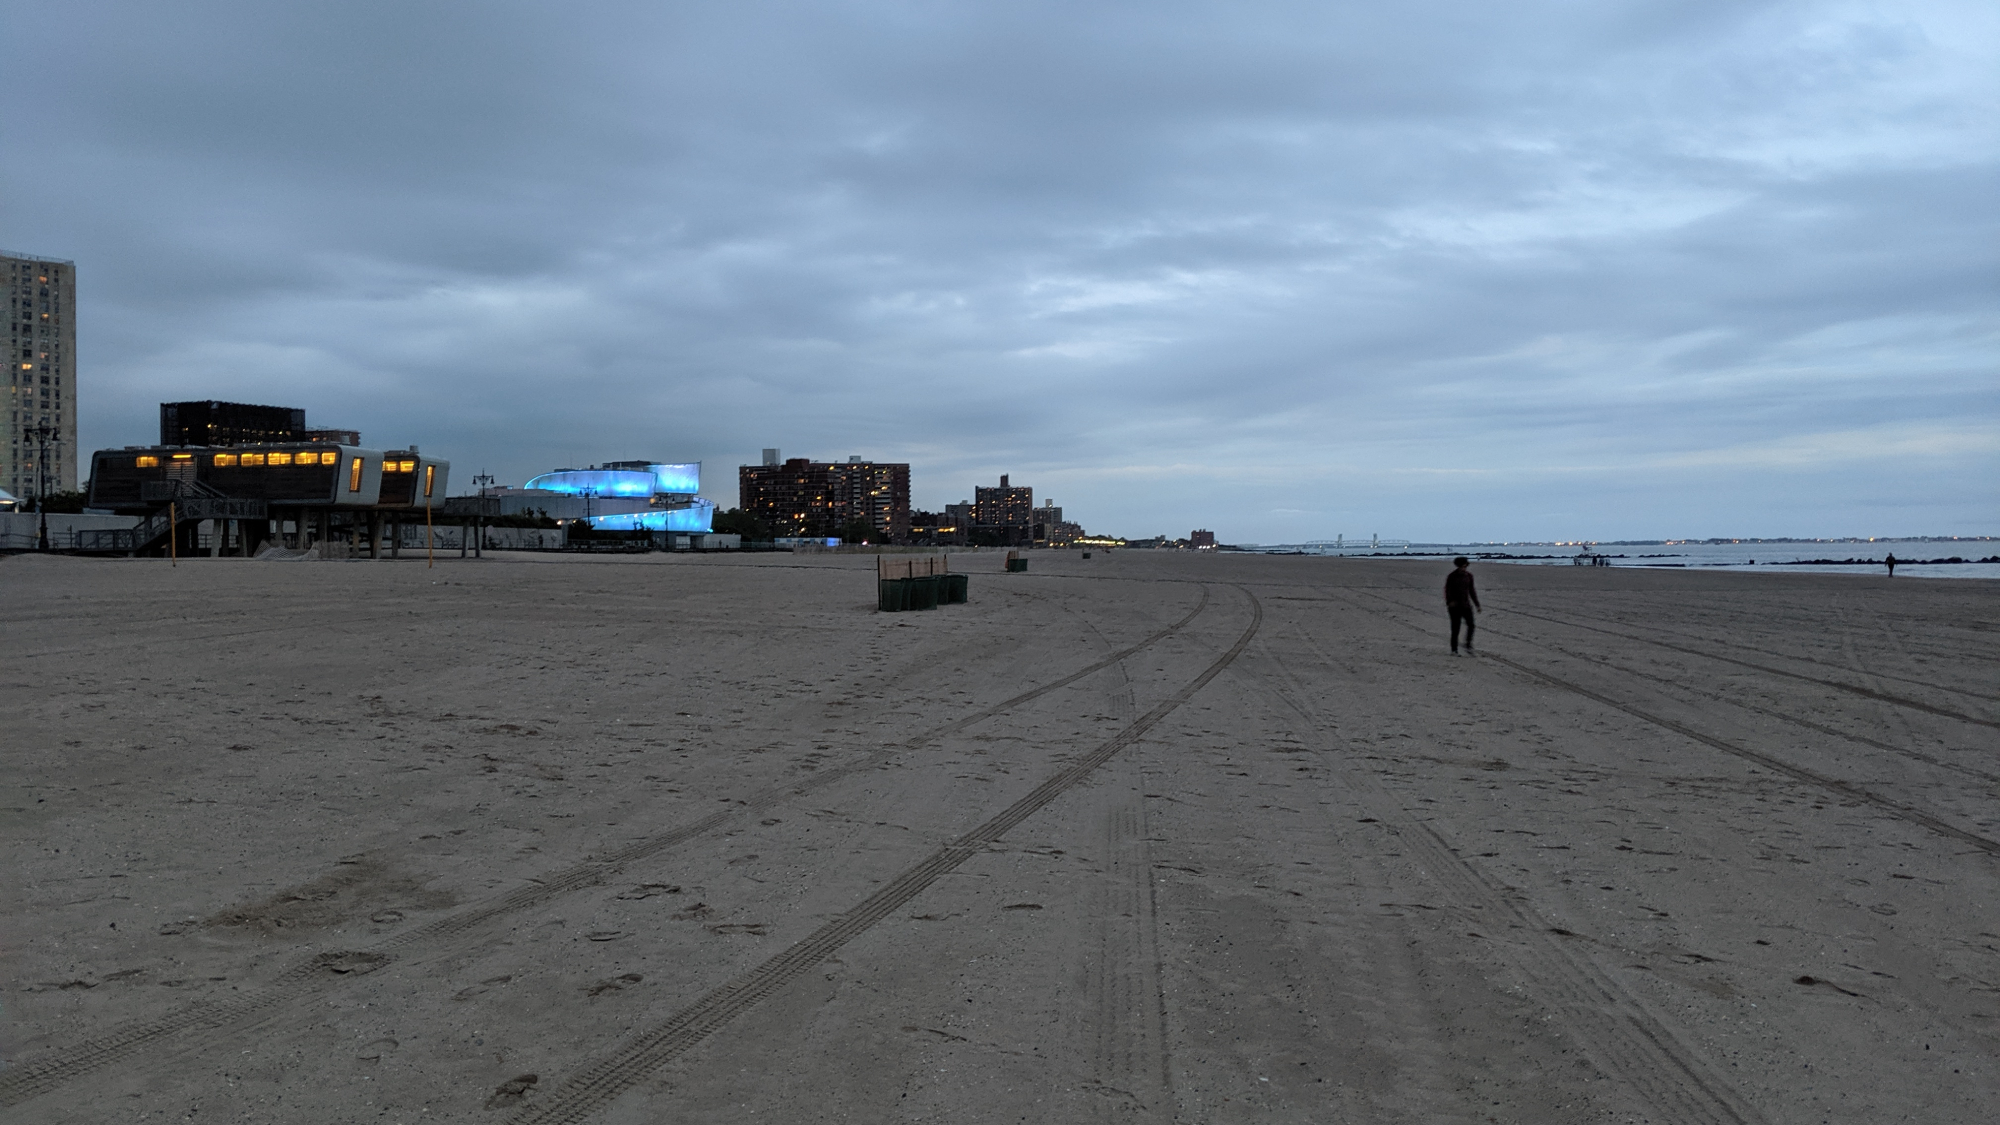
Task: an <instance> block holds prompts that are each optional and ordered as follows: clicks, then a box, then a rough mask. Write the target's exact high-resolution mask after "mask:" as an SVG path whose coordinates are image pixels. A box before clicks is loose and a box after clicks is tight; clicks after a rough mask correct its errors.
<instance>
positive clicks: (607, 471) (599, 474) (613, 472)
mask: <svg viewBox="0 0 2000 1125" xmlns="http://www.w3.org/2000/svg"><path fill="white" fill-rule="evenodd" d="M522 487H523V488H524V489H534V490H538V491H544V492H560V493H563V494H565V495H569V496H648V497H650V496H656V495H668V496H693V495H695V494H696V493H698V492H700V491H701V462H699V461H696V462H693V463H692V464H684V465H662V464H658V463H656V462H651V461H613V462H611V463H610V464H608V465H597V466H594V467H592V468H588V469H557V470H556V471H555V472H553V473H543V474H542V475H541V476H538V477H536V478H534V479H533V480H531V481H529V482H528V483H527V484H525V485H523V486H522Z"/></svg>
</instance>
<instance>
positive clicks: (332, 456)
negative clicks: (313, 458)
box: [319, 449, 340, 465]
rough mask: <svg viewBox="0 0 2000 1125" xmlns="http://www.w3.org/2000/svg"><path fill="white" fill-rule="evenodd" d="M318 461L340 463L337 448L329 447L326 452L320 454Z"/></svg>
mask: <svg viewBox="0 0 2000 1125" xmlns="http://www.w3.org/2000/svg"><path fill="white" fill-rule="evenodd" d="M319 463H320V464H322V465H338V464H340V451H339V450H338V449H329V450H327V451H326V452H324V453H322V454H320V455H319Z"/></svg>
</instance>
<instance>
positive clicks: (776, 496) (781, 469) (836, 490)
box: [736, 449, 910, 543]
mask: <svg viewBox="0 0 2000 1125" xmlns="http://www.w3.org/2000/svg"><path fill="white" fill-rule="evenodd" d="M777 454H778V451H777V450H775V449H767V450H765V451H764V463H763V464H761V465H744V466H741V467H740V468H738V469H737V471H736V473H737V478H736V479H737V497H738V504H737V506H738V507H740V508H742V509H743V511H745V512H747V513H749V514H750V515H753V516H755V517H757V518H758V519H760V520H762V521H764V522H765V523H766V524H769V525H770V527H771V529H772V533H773V534H774V535H777V536H779V537H781V538H787V537H794V536H796V537H801V538H811V537H818V536H823V535H827V536H831V535H839V534H841V532H842V529H844V528H845V527H846V526H847V525H848V524H849V523H850V522H852V521H854V520H860V521H862V522H864V523H866V524H867V525H868V526H869V527H870V528H872V529H874V536H875V537H876V538H877V539H878V540H879V541H880V542H885V543H906V542H908V541H909V539H910V467H909V466H908V465H907V464H895V463H891V462H887V461H864V460H862V459H861V458H859V457H850V458H848V459H847V460H846V461H811V460H807V459H806V458H803V457H794V458H792V459H791V460H789V461H779V460H778V455H777Z"/></svg>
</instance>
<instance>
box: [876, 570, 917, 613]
mask: <svg viewBox="0 0 2000 1125" xmlns="http://www.w3.org/2000/svg"><path fill="white" fill-rule="evenodd" d="M875 585H876V596H877V598H878V601H877V603H876V608H877V609H879V610H881V611H882V612H883V613H900V612H901V611H903V610H906V609H908V608H910V585H909V579H907V578H882V579H878V580H877V581H876V583H875Z"/></svg>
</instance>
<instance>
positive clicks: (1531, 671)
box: [1372, 594, 2000, 856]
mask: <svg viewBox="0 0 2000 1125" xmlns="http://www.w3.org/2000/svg"><path fill="white" fill-rule="evenodd" d="M1372 596H1374V597H1377V598H1379V599H1380V600H1381V601H1385V602H1388V603H1389V604H1390V605H1393V606H1395V607H1396V608H1397V609H1410V608H1411V607H1410V606H1407V605H1405V604H1403V603H1402V602H1399V601H1397V600H1396V599H1394V598H1384V597H1381V595H1379V594H1377V595H1372ZM1383 616H1385V617H1388V618H1389V620H1391V621H1394V622H1396V623H1397V624H1399V625H1402V626H1404V627H1405V628H1408V629H1413V630H1416V631H1417V632H1420V633H1423V634H1425V635H1431V633H1432V630H1430V629H1425V628H1424V627H1423V626H1421V625H1416V624H1412V623H1411V622H1408V621H1405V620H1403V619H1402V618H1400V617H1396V616H1394V615H1390V614H1383ZM1523 639H1526V638H1523ZM1531 643H1532V642H1531ZM1479 659H1481V660H1491V661H1493V662H1495V663H1498V664H1504V665H1506V666H1507V667H1509V668H1512V669H1514V670H1515V671H1517V672H1520V673H1521V674H1523V675H1526V676H1531V677H1533V678H1535V679H1537V680H1541V681H1542V682H1543V683H1546V684H1548V685H1550V686H1552V687H1559V688H1562V689H1563V690H1564V691H1569V692H1574V693H1576V694H1577V695H1581V696H1583V697H1584V698H1585V699H1589V700H1592V701H1594V702H1596V703H1601V704H1603V705H1604V706H1606V707H1609V708H1611V709H1612V710H1614V711H1622V712H1624V713H1625V714H1627V715H1630V716H1632V717H1633V718H1635V719H1639V720H1641V721H1644V722H1648V723H1651V724H1653V725H1654V726H1657V727H1660V728H1662V729H1663V730H1670V731H1673V732H1674V733H1675V734H1678V735H1680V736H1682V737H1684V738H1689V739H1692V740H1694V741H1696V742H1699V743H1701V744H1702V745H1703V746H1707V747H1709V748H1711V749H1714V750H1720V751H1722V752H1723V753H1724V754H1728V755H1730V756H1731V757H1736V758H1741V759H1743V760H1744V761H1746V762H1752V763H1754V764H1756V765H1759V766H1762V767H1764V768H1765V769H1767V770H1770V771H1771V772H1773V773H1779V774H1783V775H1785V776H1786V777H1790V778H1792V779H1794V780H1797V781H1803V782H1805V783H1807V784H1808V785H1817V786H1819V787H1820V788H1822V789H1826V790H1829V791H1831V792H1833V793H1837V794H1839V795H1840V796H1842V797H1846V798H1849V799H1852V800H1855V801H1859V802H1861V803H1863V804H1868V805H1873V806H1874V807H1876V808H1877V809H1880V810H1882V811H1883V812H1886V813H1888V814H1889V815H1891V816H1894V817H1897V818H1899V819H1902V820H1907V821H1909V822H1910V823H1911V824H1915V825H1917V826H1918V827H1921V828H1925V829H1928V830H1929V831H1931V832H1934V833H1936V834H1938V835H1940V836H1943V837H1945V838H1947V839H1951V840H1957V841H1959V842H1960V843H1965V844H1970V845H1972V846H1973V847H1975V848H1978V849H1979V850H1980V851H1982V852H1985V853H1986V854H1987V855H1992V856H2000V840H1994V839H1990V838H1988V837H1985V836H1981V835H1978V834H1977V833H1973V832H1967V831H1966V830H1965V829H1963V828H1960V827H1958V826H1957V825H1954V824H1951V823H1949V822H1948V821H1945V820H1944V819H1942V818H1940V817H1939V816H1937V815H1936V814H1934V813H1930V812H1927V811H1925V810H1923V809H1921V808H1918V807H1917V806H1915V805H1912V804H1909V803H1907V802H1904V801H1899V800H1897V799H1895V798H1894V797H1888V796H1884V795H1883V794H1880V793H1877V792H1875V791H1874V790H1872V789H1864V788H1862V787H1861V786H1859V785H1856V784H1854V783H1853V782H1851V781H1842V780H1841V779H1839V778H1837V777H1829V776H1828V775H1826V774H1823V773H1820V772H1819V771H1818V770H1813V769H1807V768H1806V767H1805V766H1799V765H1793V764H1792V763H1790V762H1787V761H1785V760H1784V759H1782V758H1779V757H1776V756H1774V755H1771V754H1766V753H1764V752H1763V751H1761V750H1752V749H1751V748H1749V747H1748V746H1738V745H1736V744H1735V743H1733V742H1725V741H1723V740H1722V739H1720V738H1716V737H1714V736H1713V735H1707V734H1703V733H1702V732H1700V731H1698V730H1695V729H1694V728H1693V727H1690V726H1688V725H1686V724H1685V723H1677V722H1675V721H1674V720H1672V719H1669V718H1666V717H1664V716H1661V715H1655V714H1653V713H1651V712H1649V711H1646V710H1643V709H1641V708H1638V707H1635V706H1633V705H1632V704H1630V703H1626V702H1623V701H1622V700H1617V699H1613V698H1612V697H1610V696H1608V695H1605V694H1603V693H1601V692H1596V691H1592V690H1591V689H1590V688H1587V687H1584V686H1583V685H1582V684H1578V683H1572V682H1571V681H1569V680H1565V679H1563V678H1562V677H1561V676H1557V675H1554V674H1553V673H1550V672H1544V671H1542V670H1541V669H1539V668H1535V667H1532V666H1530V665H1527V664H1523V663H1521V662H1520V661H1518V660H1510V659H1508V658H1507V657H1504V656H1495V655H1493V654H1492V653H1491V652H1485V653H1482V654H1481V655H1480V657H1479ZM1739 663H1740V662H1739ZM1801 678H1803V677H1801ZM1925 709H1926V710H1929V709H1930V708H1925ZM1973 721H1974V722H1979V721H1980V720H1976V719H1975V720H1973Z"/></svg>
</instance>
